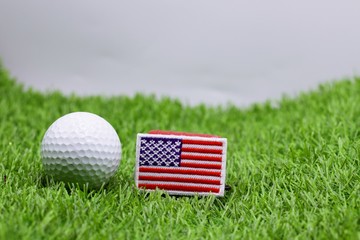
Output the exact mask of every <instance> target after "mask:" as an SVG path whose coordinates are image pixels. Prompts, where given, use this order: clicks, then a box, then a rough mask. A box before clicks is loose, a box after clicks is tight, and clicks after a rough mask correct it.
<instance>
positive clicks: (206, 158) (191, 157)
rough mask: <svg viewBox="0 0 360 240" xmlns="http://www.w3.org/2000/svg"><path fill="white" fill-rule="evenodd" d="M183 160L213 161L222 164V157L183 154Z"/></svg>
mask: <svg viewBox="0 0 360 240" xmlns="http://www.w3.org/2000/svg"><path fill="white" fill-rule="evenodd" d="M181 159H184V160H203V161H213V162H221V161H222V157H221V156H220V157H217V156H206V155H193V154H187V153H182V154H181Z"/></svg>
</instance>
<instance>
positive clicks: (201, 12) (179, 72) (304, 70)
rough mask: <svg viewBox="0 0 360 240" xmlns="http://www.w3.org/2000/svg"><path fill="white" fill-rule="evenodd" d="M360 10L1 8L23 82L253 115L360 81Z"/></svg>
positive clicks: (0, 42)
mask: <svg viewBox="0 0 360 240" xmlns="http://www.w3.org/2000/svg"><path fill="white" fill-rule="evenodd" d="M359 10H360V1H355V0H354V1H347V0H345V1H328V0H326V1H325V0H318V1H310V0H303V1H278V0H273V1H257V0H253V1H235V0H228V1H214V0H197V1H184V0H182V1H180V0H172V1H165V0H154V1H148V0H146V1H145V0H138V1H119V0H108V1H100V0H91V1H89V0H71V1H70V0H63V1H46V0H28V1H21V0H0V58H1V59H2V61H3V63H4V65H5V66H6V68H8V69H9V70H10V72H11V74H12V75H13V76H15V77H16V78H17V79H18V81H20V82H23V83H24V84H25V85H26V86H32V87H34V88H36V89H39V90H44V91H46V90H52V89H58V90H61V91H63V92H64V93H66V94H67V93H71V92H76V93H78V94H80V95H89V94H104V95H114V94H116V95H118V94H126V95H129V96H132V95H134V94H135V93H136V92H141V93H145V94H149V93H155V94H157V95H158V96H163V95H167V96H171V97H174V98H180V99H181V100H182V101H183V102H185V103H189V104H198V103H201V102H205V103H207V104H211V105H212V104H224V103H227V102H232V103H235V104H237V105H239V106H246V105H249V104H251V103H254V102H261V101H264V100H266V99H279V98H280V97H281V95H282V94H285V93H286V94H289V95H294V94H296V93H298V92H300V91H305V90H308V89H313V88H315V87H316V86H317V85H318V84H319V83H320V82H324V81H331V80H335V79H341V78H343V77H352V76H354V75H358V74H359V72H360V47H359V43H360V25H359V24H360V14H359Z"/></svg>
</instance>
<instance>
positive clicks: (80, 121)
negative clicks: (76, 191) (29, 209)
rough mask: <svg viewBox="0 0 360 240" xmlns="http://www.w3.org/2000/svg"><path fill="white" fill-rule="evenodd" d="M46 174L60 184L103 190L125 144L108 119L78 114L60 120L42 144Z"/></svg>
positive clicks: (117, 163) (90, 114) (114, 169)
mask: <svg viewBox="0 0 360 240" xmlns="http://www.w3.org/2000/svg"><path fill="white" fill-rule="evenodd" d="M41 157H42V162H43V166H44V170H45V172H46V173H47V174H48V175H50V176H51V177H53V178H54V180H56V181H63V182H66V183H78V184H79V185H80V186H83V185H84V184H88V186H89V187H91V188H94V187H95V188H96V187H100V186H101V185H102V184H104V183H107V182H108V181H109V179H110V177H112V176H113V175H114V174H115V172H116V170H117V168H118V166H119V164H120V160H121V143H120V139H119V137H118V135H117V133H116V131H115V129H114V128H113V127H112V126H111V125H110V123H108V122H107V121H106V120H105V119H103V118H101V117H99V116H97V115H95V114H92V113H87V112H74V113H70V114H67V115H64V116H63V117H61V118H59V119H57V120H56V121H55V122H54V123H53V124H52V125H51V126H50V127H49V129H48V130H47V131H46V133H45V135H44V138H43V140H42V143H41Z"/></svg>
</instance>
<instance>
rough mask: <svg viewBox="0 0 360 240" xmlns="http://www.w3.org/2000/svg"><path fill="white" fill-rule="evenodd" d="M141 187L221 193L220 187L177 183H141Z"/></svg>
mask: <svg viewBox="0 0 360 240" xmlns="http://www.w3.org/2000/svg"><path fill="white" fill-rule="evenodd" d="M138 187H139V188H146V189H156V188H159V189H163V190H170V191H187V192H214V193H219V192H220V189H219V188H214V187H203V186H184V185H175V184H149V183H146V184H145V183H139V185H138Z"/></svg>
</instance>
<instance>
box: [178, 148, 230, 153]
mask: <svg viewBox="0 0 360 240" xmlns="http://www.w3.org/2000/svg"><path fill="white" fill-rule="evenodd" d="M181 149H182V151H183V152H194V153H212V154H222V153H223V150H222V149H208V148H194V147H182V148H181Z"/></svg>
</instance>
